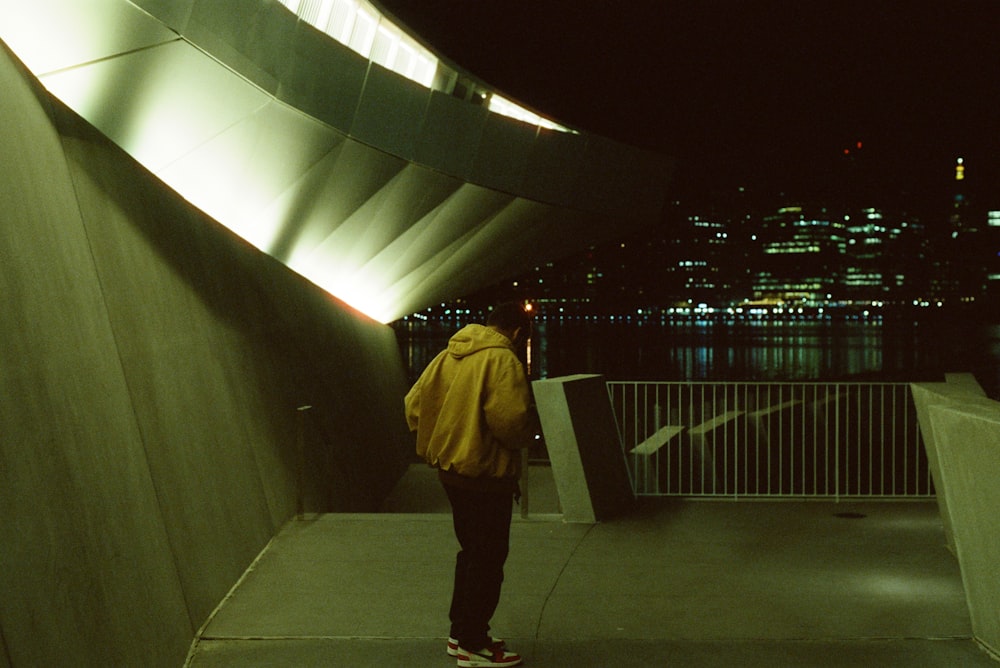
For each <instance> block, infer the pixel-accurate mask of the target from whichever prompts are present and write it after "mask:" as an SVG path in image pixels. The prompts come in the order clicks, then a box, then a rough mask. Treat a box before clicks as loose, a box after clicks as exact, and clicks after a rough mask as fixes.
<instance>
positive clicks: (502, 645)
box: [448, 636, 507, 656]
mask: <svg viewBox="0 0 1000 668" xmlns="http://www.w3.org/2000/svg"><path fill="white" fill-rule="evenodd" d="M490 649H507V643H506V642H505V641H503V640H501V639H500V638H490ZM448 656H458V638H452V637H451V636H449V637H448Z"/></svg>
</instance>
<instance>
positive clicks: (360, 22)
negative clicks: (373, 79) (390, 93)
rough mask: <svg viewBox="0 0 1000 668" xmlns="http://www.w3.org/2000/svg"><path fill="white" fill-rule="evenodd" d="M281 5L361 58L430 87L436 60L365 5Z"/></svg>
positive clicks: (341, 1) (347, 1)
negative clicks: (368, 59)
mask: <svg viewBox="0 0 1000 668" xmlns="http://www.w3.org/2000/svg"><path fill="white" fill-rule="evenodd" d="M281 3H282V4H283V5H284V6H285V7H286V8H288V9H289V10H290V11H292V12H294V13H295V14H296V15H297V16H298V17H299V18H300V19H302V20H303V21H305V22H306V23H309V24H310V25H312V26H313V27H315V28H317V29H319V30H322V31H323V32H325V33H326V34H327V35H329V36H330V37H332V38H333V39H335V40H337V41H338V42H340V43H341V44H344V45H345V46H347V47H349V48H350V49H352V50H353V51H355V52H357V53H358V54H360V55H361V56H364V57H365V58H370V59H371V60H372V61H373V62H375V63H377V64H379V65H381V66H382V67H385V68H386V69H389V70H392V71H393V72H396V73H397V74H400V75H402V76H404V77H406V78H407V79H410V80H411V81H416V82H417V83H419V84H421V85H422V86H426V87H428V88H429V87H430V86H431V83H432V82H433V80H434V73H435V71H436V70H437V58H436V57H434V56H433V55H432V54H431V52H430V51H428V50H427V49H424V48H423V47H421V46H420V45H419V44H418V43H417V42H416V41H415V40H413V39H411V38H410V37H409V36H407V35H406V34H405V33H404V32H403V31H402V30H400V29H399V28H398V27H397V26H395V25H394V24H393V23H392V22H390V21H389V20H387V19H386V18H385V17H384V16H382V15H381V14H380V13H379V12H378V11H377V10H376V9H375V8H374V7H372V6H371V5H369V4H368V3H367V2H364V1H363V0H362V1H358V0H281Z"/></svg>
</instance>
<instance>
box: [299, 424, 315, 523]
mask: <svg viewBox="0 0 1000 668" xmlns="http://www.w3.org/2000/svg"><path fill="white" fill-rule="evenodd" d="M311 408H312V406H299V407H298V408H297V409H296V411H297V412H298V416H297V418H296V431H297V434H296V439H295V441H296V449H297V451H298V452H297V455H298V476H297V477H298V481H297V484H296V487H297V492H296V496H297V498H296V502H295V514H296V515H298V516H299V517H302V516H303V515H304V514H305V478H306V474H305V470H306V411H308V410H310V409H311Z"/></svg>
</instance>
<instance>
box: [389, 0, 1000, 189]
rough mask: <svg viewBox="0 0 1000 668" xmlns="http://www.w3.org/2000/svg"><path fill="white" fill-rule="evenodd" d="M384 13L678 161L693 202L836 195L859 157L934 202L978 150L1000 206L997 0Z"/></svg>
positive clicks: (540, 6) (556, 111)
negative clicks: (727, 196)
mask: <svg viewBox="0 0 1000 668" xmlns="http://www.w3.org/2000/svg"><path fill="white" fill-rule="evenodd" d="M381 5H382V6H383V7H385V8H386V9H388V10H389V11H390V12H391V13H393V14H395V15H396V16H397V17H398V18H399V19H400V20H401V21H402V22H403V23H405V24H406V25H408V26H409V27H410V28H411V29H413V31H415V32H416V33H417V34H419V35H421V36H422V37H424V39H425V40H426V41H427V42H429V43H430V44H431V45H433V46H434V48H435V50H437V51H438V52H439V53H441V54H442V55H444V56H445V57H446V58H448V59H451V60H453V61H454V62H455V63H457V64H458V65H459V66H461V67H463V68H464V69H466V70H468V71H469V72H471V73H472V74H474V75H475V76H477V77H479V78H481V79H482V80H483V81H485V82H486V83H488V84H490V85H492V86H495V87H496V88H497V89H499V90H500V91H502V92H504V93H506V94H508V95H509V96H510V97H512V98H514V99H516V100H518V101H520V102H522V103H523V104H525V105H526V106H529V107H532V108H534V109H535V110H537V111H539V112H541V113H543V114H545V115H550V116H552V117H554V118H555V119H557V120H561V121H563V122H565V123H567V124H569V125H571V126H574V127H578V128H581V129H584V130H587V131H591V132H596V133H598V134H602V135H605V136H608V137H612V138H614V139H617V140H620V141H623V142H626V143H629V144H633V145H636V146H640V147H644V148H649V149H652V150H655V151H657V152H661V153H663V154H665V155H669V156H673V157H675V158H676V159H677V161H678V172H677V178H676V182H675V186H674V193H673V194H674V195H675V196H676V197H678V198H691V199H696V198H699V197H706V196H712V195H713V194H715V193H718V192H724V191H727V190H730V189H735V188H737V187H739V186H746V187H747V188H749V189H751V190H753V191H755V192H761V193H768V194H776V193H779V192H783V193H785V194H786V195H789V196H794V197H799V198H808V197H818V196H828V195H830V193H831V190H838V189H841V190H842V189H843V188H845V187H848V186H847V185H845V182H844V181H842V180H841V177H842V174H843V172H844V170H845V164H847V163H848V161H852V162H851V164H855V165H860V166H861V167H862V168H863V169H862V170H861V171H859V170H857V169H853V168H852V169H853V173H854V174H858V173H860V174H862V175H863V181H864V185H865V187H866V188H867V190H868V191H869V192H870V193H873V194H874V196H876V197H883V196H884V198H885V200H886V201H885V202H884V204H886V205H890V204H891V205H897V204H899V205H903V206H907V205H909V203H910V202H918V201H921V202H923V201H924V200H926V201H927V202H935V201H941V198H944V197H946V194H947V192H948V188H949V187H950V183H949V182H950V179H951V175H952V173H953V165H954V160H955V158H956V157H958V156H963V157H964V158H965V161H966V165H967V173H968V174H969V176H970V180H969V183H970V187H971V186H975V188H976V189H977V192H978V196H979V199H980V200H981V201H982V200H991V201H990V202H989V204H988V206H990V207H1000V181H998V179H1000V2H998V1H997V0H980V1H978V2H968V1H967V2H963V1H962V0H957V1H951V2H946V1H943V0H942V1H938V2H930V1H928V0H905V1H889V2H887V1H879V0H867V1H865V2H861V1H858V0H835V1H827V0H795V1H788V0H780V1H778V0H774V1H770V2H765V1H761V0H685V1H680V0H677V1H673V2H672V1H670V0H660V1H651V0H632V1H629V2H618V1H611V0H603V1H597V0H575V1H572V0H565V1H559V0H530V1H525V0H504V1H492V0H381ZM859 141H860V142H862V149H861V151H860V152H858V151H857V149H856V146H857V142H859ZM845 149H852V153H851V155H850V156H849V157H845V155H844V150H845ZM853 178H855V179H856V178H857V177H853ZM851 183H852V184H855V185H856V183H857V181H856V180H855V181H851ZM984 205H986V204H984Z"/></svg>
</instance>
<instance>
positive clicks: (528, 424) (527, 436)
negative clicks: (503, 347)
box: [483, 351, 537, 450]
mask: <svg viewBox="0 0 1000 668" xmlns="http://www.w3.org/2000/svg"><path fill="white" fill-rule="evenodd" d="M490 375H491V378H490V382H489V387H488V389H487V392H486V395H485V400H484V401H483V412H484V413H485V417H486V424H487V426H488V427H489V429H490V431H491V432H492V433H493V435H494V436H496V438H497V440H498V441H500V444H501V445H503V447H505V448H508V449H511V450H517V449H520V448H526V447H528V446H530V445H531V444H532V443H533V442H534V437H535V433H536V431H537V418H536V417H535V410H534V408H533V406H532V401H531V387H530V386H529V385H528V378H527V376H525V374H524V368H523V367H522V366H521V362H520V361H519V360H518V359H517V356H516V355H514V354H513V353H512V352H510V351H504V353H503V354H500V355H497V359H496V360H494V364H493V369H492V373H491V374H490Z"/></svg>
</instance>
